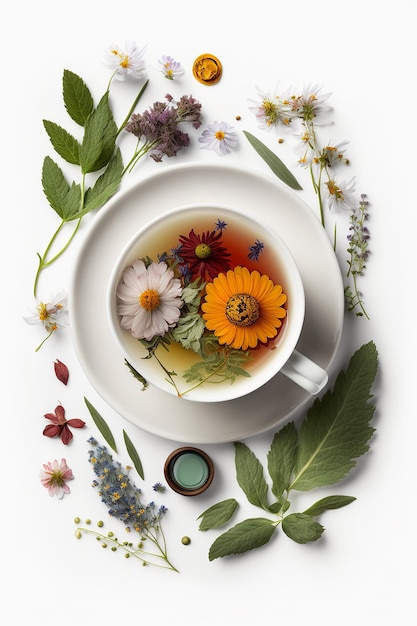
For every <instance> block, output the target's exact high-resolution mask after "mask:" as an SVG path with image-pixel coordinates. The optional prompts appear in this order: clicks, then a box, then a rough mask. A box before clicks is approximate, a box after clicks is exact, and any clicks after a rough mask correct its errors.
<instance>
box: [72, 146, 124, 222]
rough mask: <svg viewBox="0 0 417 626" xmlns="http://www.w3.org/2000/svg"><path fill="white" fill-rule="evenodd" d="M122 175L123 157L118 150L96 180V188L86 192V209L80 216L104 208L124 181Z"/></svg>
mask: <svg viewBox="0 0 417 626" xmlns="http://www.w3.org/2000/svg"><path fill="white" fill-rule="evenodd" d="M122 174H123V162H122V155H121V152H120V149H119V148H117V150H116V153H115V155H114V157H112V158H111V159H110V162H109V164H108V165H107V167H106V169H105V170H104V172H103V173H102V174H101V176H99V177H98V179H97V180H96V182H95V185H94V187H93V188H90V189H88V190H87V191H86V194H85V202H84V209H83V210H82V212H81V213H80V216H82V215H85V214H86V213H89V212H90V211H93V210H94V209H99V208H100V207H102V206H103V205H104V204H105V203H106V202H107V200H109V199H110V198H111V197H112V196H113V195H114V194H115V193H116V191H117V189H118V187H119V185H120V182H121V180H122Z"/></svg>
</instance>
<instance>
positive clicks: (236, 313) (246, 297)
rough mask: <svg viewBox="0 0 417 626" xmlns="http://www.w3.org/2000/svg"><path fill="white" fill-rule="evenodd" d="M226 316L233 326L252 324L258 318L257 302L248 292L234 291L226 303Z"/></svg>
mask: <svg viewBox="0 0 417 626" xmlns="http://www.w3.org/2000/svg"><path fill="white" fill-rule="evenodd" d="M226 317H227V319H228V321H229V322H230V323H231V324H233V325H234V326H243V327H245V326H252V324H254V323H255V322H256V321H257V319H258V318H259V302H258V301H257V299H256V298H254V297H253V296H251V295H250V294H249V293H235V294H233V296H231V297H230V298H229V300H228V301H227V303H226Z"/></svg>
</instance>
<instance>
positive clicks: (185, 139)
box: [124, 94, 201, 172]
mask: <svg viewBox="0 0 417 626" xmlns="http://www.w3.org/2000/svg"><path fill="white" fill-rule="evenodd" d="M165 100H166V102H155V103H154V104H153V105H152V106H151V107H150V108H149V109H147V110H146V111H144V112H143V113H133V115H132V116H131V118H130V121H129V122H128V124H127V125H126V127H125V130H126V131H127V132H129V133H132V135H134V136H135V137H137V139H138V143H137V147H136V150H135V152H134V154H133V156H132V158H131V159H130V161H129V162H128V164H127V165H126V167H125V169H124V172H126V171H131V170H132V169H133V168H134V166H135V165H136V163H137V162H138V160H139V159H140V158H141V157H142V156H144V155H145V154H149V156H150V157H151V158H152V159H153V160H154V161H157V162H160V161H162V159H163V157H164V156H166V157H173V156H176V155H177V153H178V152H179V151H180V150H182V149H183V148H186V147H188V146H189V145H190V137H189V135H188V134H187V133H184V132H183V131H182V130H180V128H179V125H180V124H182V123H185V122H188V123H189V124H192V126H193V127H194V128H199V127H200V126H201V104H200V102H198V101H197V100H196V99H195V98H193V97H192V96H182V97H181V98H180V99H179V100H177V101H176V102H175V101H174V99H173V97H172V96H171V95H170V94H166V96H165Z"/></svg>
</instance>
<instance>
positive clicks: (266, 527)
mask: <svg viewBox="0 0 417 626" xmlns="http://www.w3.org/2000/svg"><path fill="white" fill-rule="evenodd" d="M310 519H311V518H310ZM275 528H276V524H275V522H272V521H271V520H268V519H264V518H262V517H255V518H252V519H247V520H245V521H243V522H240V523H239V524H236V526H233V528H230V530H228V531H227V532H225V533H223V534H222V535H220V537H217V539H216V541H214V543H213V544H212V545H211V546H210V550H209V560H210V561H213V560H214V559H218V558H221V557H224V556H228V555H231V554H242V553H243V552H248V551H249V550H253V549H254V548H260V547H261V546H263V545H265V544H266V543H268V541H269V540H270V539H271V537H272V535H273V534H274V531H275Z"/></svg>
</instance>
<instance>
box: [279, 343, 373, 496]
mask: <svg viewBox="0 0 417 626" xmlns="http://www.w3.org/2000/svg"><path fill="white" fill-rule="evenodd" d="M377 368H378V359H377V351H376V347H375V344H374V343H373V342H372V341H370V342H369V343H367V344H364V345H363V346H362V347H361V348H359V349H358V350H357V351H356V352H355V353H354V355H353V356H352V357H351V359H350V361H349V364H348V367H347V369H346V372H344V371H341V372H340V373H339V375H338V377H337V379H336V382H335V385H334V388H333V391H328V392H327V393H326V394H325V395H324V396H323V398H322V399H316V400H315V401H314V403H313V405H312V406H311V408H310V409H309V411H308V413H307V417H306V419H305V420H304V422H303V424H302V425H301V428H300V432H299V435H298V441H299V446H298V454H297V460H296V463H295V467H294V479H293V482H292V484H291V485H290V487H289V488H290V489H296V490H298V491H308V490H310V489H313V488H315V487H323V486H326V485H331V484H334V483H336V482H338V481H339V480H341V479H342V478H344V477H345V476H346V475H347V474H348V472H349V471H350V470H351V469H352V468H353V467H354V466H355V464H356V459H357V458H358V457H360V456H361V455H363V454H365V452H367V451H368V450H369V445H368V441H369V439H370V438H371V437H372V435H373V433H374V430H375V429H374V428H372V427H371V426H370V424H369V422H370V421H371V419H372V417H373V414H374V411H375V407H374V406H373V405H372V404H370V403H369V399H370V398H371V397H372V396H371V393H370V390H371V386H372V384H373V382H374V380H375V377H376V373H377Z"/></svg>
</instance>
